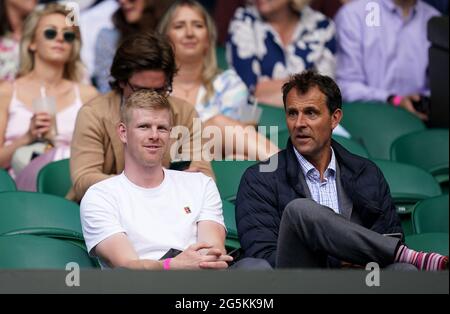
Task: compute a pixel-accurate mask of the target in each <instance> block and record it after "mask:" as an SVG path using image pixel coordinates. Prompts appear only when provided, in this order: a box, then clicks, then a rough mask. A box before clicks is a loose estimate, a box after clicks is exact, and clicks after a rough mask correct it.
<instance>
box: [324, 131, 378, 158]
mask: <svg viewBox="0 0 450 314" xmlns="http://www.w3.org/2000/svg"><path fill="white" fill-rule="evenodd" d="M333 139H334V140H335V141H336V142H338V143H339V144H341V145H342V146H343V147H344V148H345V149H346V150H348V151H349V152H351V153H352V154H355V155H358V156H360V157H364V158H369V152H368V151H367V149H366V148H365V147H364V146H362V145H361V144H360V143H358V142H357V141H355V140H353V139H351V138H346V137H343V136H339V135H333Z"/></svg>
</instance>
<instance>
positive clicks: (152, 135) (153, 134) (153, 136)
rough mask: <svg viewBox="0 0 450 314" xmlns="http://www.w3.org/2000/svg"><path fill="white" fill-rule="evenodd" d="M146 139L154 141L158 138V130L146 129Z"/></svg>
mask: <svg viewBox="0 0 450 314" xmlns="http://www.w3.org/2000/svg"><path fill="white" fill-rule="evenodd" d="M148 138H149V139H152V140H156V139H158V138H159V132H158V128H156V127H155V128H149V129H148Z"/></svg>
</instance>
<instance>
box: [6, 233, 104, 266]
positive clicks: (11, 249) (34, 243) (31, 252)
mask: <svg viewBox="0 0 450 314" xmlns="http://www.w3.org/2000/svg"><path fill="white" fill-rule="evenodd" d="M0 252H1V254H0V268H2V269H65V268H66V265H67V264H68V263H71V262H75V263H77V264H78V265H79V266H80V268H96V263H95V261H94V260H93V259H91V258H90V257H89V255H88V254H87V252H86V251H84V250H83V249H81V248H80V247H78V246H76V245H73V244H71V243H68V242H66V241H61V240H57V239H50V238H45V237H38V236H32V235H14V236H0Z"/></svg>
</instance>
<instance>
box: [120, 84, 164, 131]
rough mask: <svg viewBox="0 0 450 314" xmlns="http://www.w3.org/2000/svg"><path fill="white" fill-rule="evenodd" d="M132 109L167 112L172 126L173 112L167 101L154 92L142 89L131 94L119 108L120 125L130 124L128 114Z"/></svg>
mask: <svg viewBox="0 0 450 314" xmlns="http://www.w3.org/2000/svg"><path fill="white" fill-rule="evenodd" d="M133 109H145V110H151V111H156V110H167V111H168V112H169V115H170V125H171V126H172V125H173V110H172V106H171V105H170V102H169V100H168V99H167V97H165V96H163V95H161V94H159V93H157V92H155V91H152V90H146V89H143V90H138V91H136V92H134V93H133V94H131V96H130V97H128V99H127V100H126V101H125V103H124V104H122V106H121V108H120V120H121V122H122V123H124V124H128V123H129V122H130V120H131V115H130V112H131V110H133Z"/></svg>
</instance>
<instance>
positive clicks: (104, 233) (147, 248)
mask: <svg viewBox="0 0 450 314" xmlns="http://www.w3.org/2000/svg"><path fill="white" fill-rule="evenodd" d="M80 209H81V224H82V226H83V234H84V239H85V241H86V246H87V249H88V251H89V252H90V253H91V255H95V252H94V251H91V250H92V249H93V248H94V247H95V246H96V245H97V244H99V243H100V242H101V241H103V240H105V239H106V238H108V237H110V236H112V235H114V234H117V233H125V234H126V235H127V237H128V239H129V240H130V241H131V243H132V245H133V247H134V249H135V250H136V252H137V254H138V256H139V258H140V259H151V260H159V259H160V258H161V257H162V256H164V254H165V253H166V252H167V251H168V250H169V249H171V248H174V249H178V250H185V249H186V248H187V247H188V246H189V245H191V244H194V243H196V242H198V241H197V223H198V222H200V221H204V220H209V221H214V222H217V223H219V224H221V225H223V226H224V227H225V225H224V220H223V215H222V201H221V199H220V195H219V191H218V190H217V187H216V184H215V183H214V181H213V180H212V179H211V178H209V177H207V176H205V175H204V174H202V173H189V172H182V171H173V170H166V169H164V180H163V182H162V183H161V185H160V186H158V187H156V188H152V189H146V188H142V187H140V186H137V185H135V184H134V183H132V182H131V181H130V180H129V179H128V178H127V177H126V175H125V173H122V174H120V175H118V176H115V177H113V178H109V179H106V180H104V181H101V182H99V183H97V184H95V185H93V186H92V187H91V188H89V190H88V191H87V192H86V194H85V196H84V198H83V199H82V201H81V208H80Z"/></svg>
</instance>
